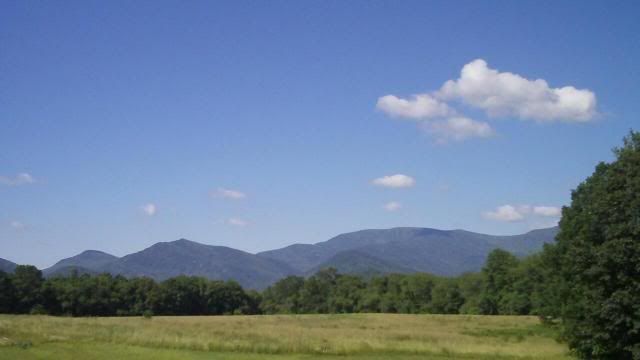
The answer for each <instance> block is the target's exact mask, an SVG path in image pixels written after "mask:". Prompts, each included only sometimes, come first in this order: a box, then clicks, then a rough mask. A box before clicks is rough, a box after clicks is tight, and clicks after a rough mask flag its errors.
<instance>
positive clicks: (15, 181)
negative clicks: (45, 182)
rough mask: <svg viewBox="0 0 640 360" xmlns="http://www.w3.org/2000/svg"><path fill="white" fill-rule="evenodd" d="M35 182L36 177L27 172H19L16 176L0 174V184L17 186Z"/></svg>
mask: <svg viewBox="0 0 640 360" xmlns="http://www.w3.org/2000/svg"><path fill="white" fill-rule="evenodd" d="M35 182H36V179H35V178H34V177H33V176H31V175H30V174H27V173H20V174H17V175H16V176H2V175H0V185H9V186H18V185H26V184H33V183H35Z"/></svg>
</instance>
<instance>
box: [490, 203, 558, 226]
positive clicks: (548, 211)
mask: <svg viewBox="0 0 640 360" xmlns="http://www.w3.org/2000/svg"><path fill="white" fill-rule="evenodd" d="M561 213H562V209H560V208H559V207H556V206H531V205H509V204H506V205H501V206H498V207H497V208H496V209H495V210H492V211H485V212H484V213H482V215H483V216H484V217H485V218H486V219H489V220H496V221H506V222H514V221H522V220H525V219H526V218H527V217H530V216H531V215H535V216H542V217H552V218H557V217H560V215H561Z"/></svg>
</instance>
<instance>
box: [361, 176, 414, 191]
mask: <svg viewBox="0 0 640 360" xmlns="http://www.w3.org/2000/svg"><path fill="white" fill-rule="evenodd" d="M371 183H372V184H374V185H378V186H384V187H389V188H407V187H412V186H413V185H415V183H416V180H415V179H414V178H412V177H411V176H408V175H403V174H395V175H387V176H383V177H381V178H377V179H373V180H372V181H371Z"/></svg>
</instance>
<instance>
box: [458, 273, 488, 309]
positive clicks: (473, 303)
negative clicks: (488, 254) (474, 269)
mask: <svg viewBox="0 0 640 360" xmlns="http://www.w3.org/2000/svg"><path fill="white" fill-rule="evenodd" d="M457 282H458V286H459V287H460V294H461V296H462V298H463V299H464V304H462V306H461V307H460V310H459V311H460V313H461V314H474V315H476V314H480V300H481V296H482V293H483V291H484V277H483V276H482V274H481V273H465V274H462V275H460V276H459V277H458V279H457Z"/></svg>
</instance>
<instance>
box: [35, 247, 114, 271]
mask: <svg viewBox="0 0 640 360" xmlns="http://www.w3.org/2000/svg"><path fill="white" fill-rule="evenodd" d="M115 260H118V257H117V256H113V255H111V254H107V253H105V252H102V251H98V250H86V251H83V252H81V253H80V254H78V255H76V256H72V257H70V258H66V259H62V260H60V261H58V262H57V263H56V264H55V265H53V266H51V267H49V268H46V269H44V270H43V271H42V272H43V273H44V275H45V276H51V275H53V274H57V275H61V274H65V273H69V274H70V273H71V269H73V268H77V269H78V270H79V272H80V273H91V272H99V270H100V269H102V268H103V267H104V266H105V265H107V264H109V263H111V262H113V261H115ZM63 269H66V270H65V271H61V270H63ZM80 270H81V271H80Z"/></svg>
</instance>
